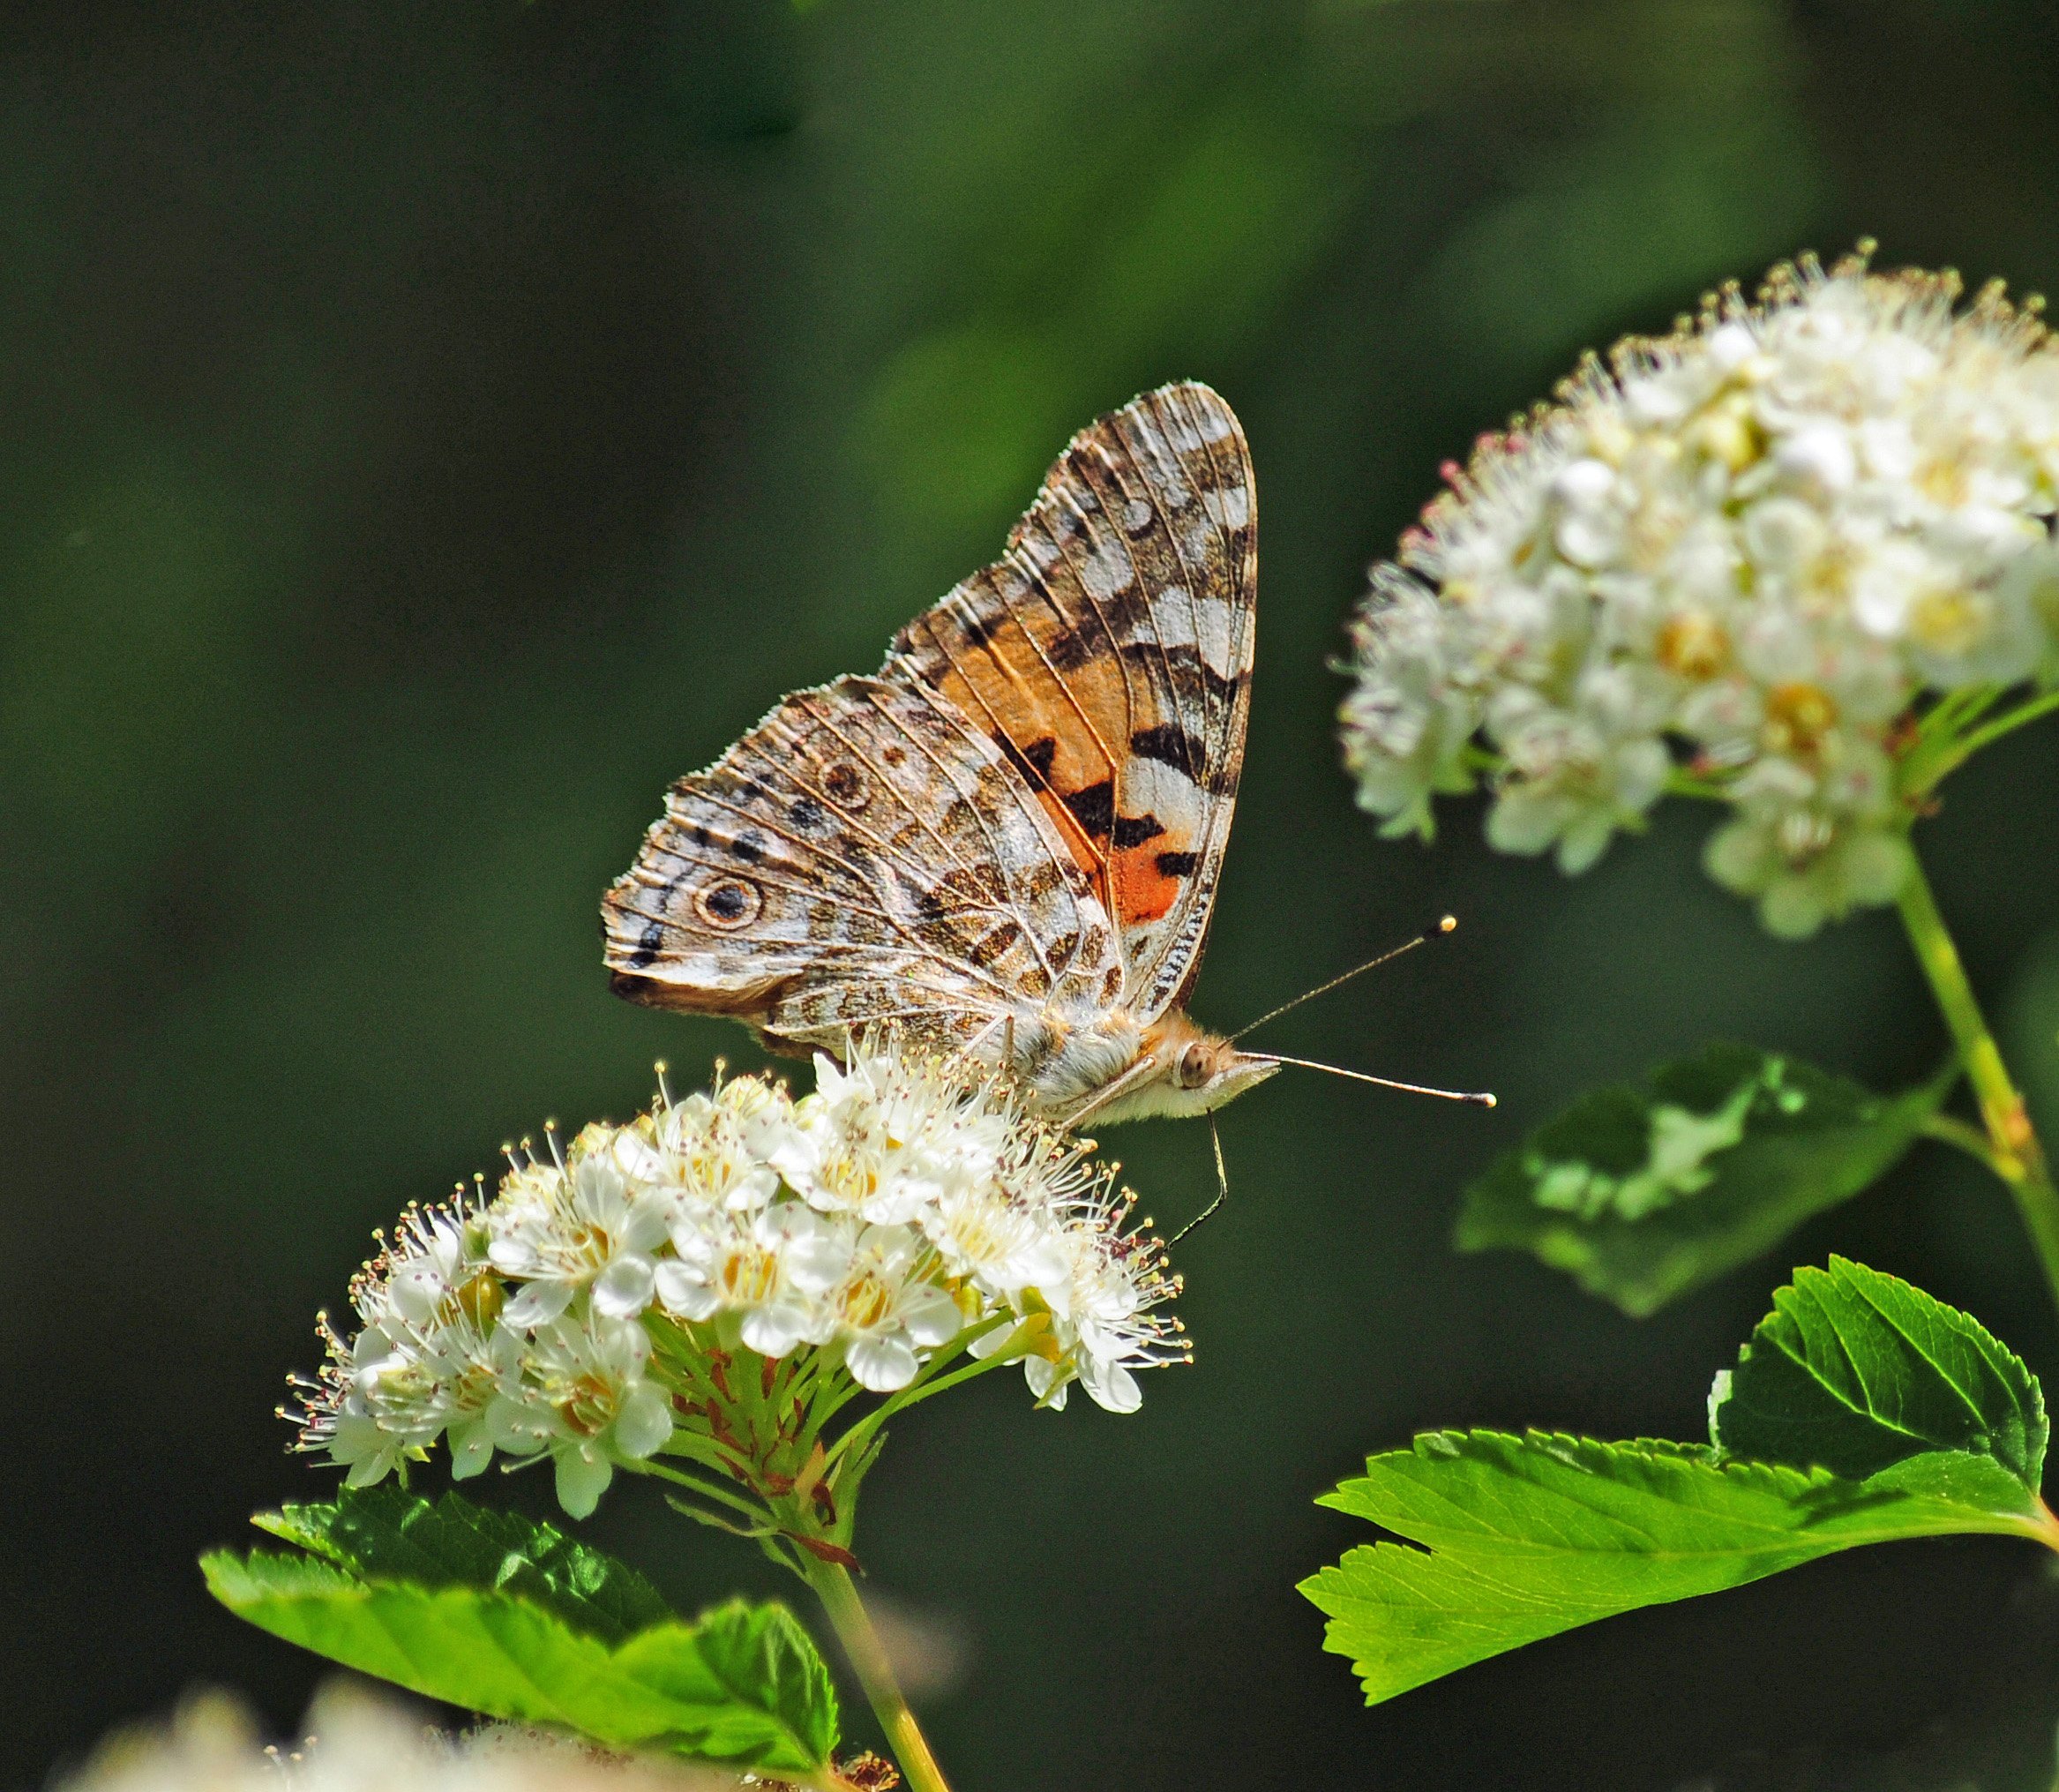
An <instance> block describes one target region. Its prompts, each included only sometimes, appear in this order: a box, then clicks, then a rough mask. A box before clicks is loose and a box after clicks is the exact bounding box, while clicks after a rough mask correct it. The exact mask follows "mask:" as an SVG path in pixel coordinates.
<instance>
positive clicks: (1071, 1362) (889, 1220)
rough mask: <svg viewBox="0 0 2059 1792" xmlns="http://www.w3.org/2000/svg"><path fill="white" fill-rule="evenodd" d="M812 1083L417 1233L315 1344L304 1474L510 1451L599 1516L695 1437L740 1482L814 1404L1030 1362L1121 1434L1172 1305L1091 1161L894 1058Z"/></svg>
mask: <svg viewBox="0 0 2059 1792" xmlns="http://www.w3.org/2000/svg"><path fill="white" fill-rule="evenodd" d="M821 1083H822V1086H821V1088H820V1090H819V1091H817V1092H816V1093H815V1094H814V1095H811V1096H809V1097H808V1098H806V1099H805V1100H804V1101H801V1102H799V1103H794V1102H790V1100H789V1099H788V1098H787V1096H786V1094H785V1091H783V1090H782V1088H780V1087H779V1086H778V1085H777V1084H775V1083H770V1082H768V1081H767V1080H765V1079H762V1078H757V1077H742V1078H738V1079H737V1080H736V1081H734V1082H731V1083H727V1084H723V1085H720V1086H718V1087H717V1088H716V1089H715V1090H714V1091H710V1092H709V1093H708V1094H707V1095H703V1096H690V1097H689V1098H687V1099H686V1100H685V1101H681V1102H677V1103H675V1102H673V1101H672V1100H671V1099H670V1097H669V1095H666V1094H665V1093H664V1092H663V1090H662V1089H661V1095H660V1102H659V1105H658V1106H657V1108H656V1109H655V1111H654V1112H653V1113H649V1114H645V1115H641V1116H639V1117H638V1118H637V1119H636V1120H635V1121H632V1122H631V1123H630V1124H629V1125H627V1126H625V1127H612V1126H598V1125H596V1126H590V1127H588V1128H586V1129H585V1131H583V1132H582V1133H581V1134H580V1136H579V1137H578V1138H577V1139H576V1140H575V1141H574V1142H573V1146H572V1149H571V1151H569V1152H568V1153H566V1154H565V1158H563V1159H562V1160H561V1159H560V1158H559V1156H558V1153H557V1151H556V1150H555V1149H553V1150H552V1151H550V1154H549V1155H548V1156H547V1157H545V1158H535V1157H534V1156H532V1155H529V1154H528V1153H527V1152H526V1151H523V1152H517V1153H513V1154H511V1156H512V1158H513V1161H512V1162H511V1166H510V1168H509V1171H508V1173H507V1174H506V1175H505V1177H504V1178H503V1179H502V1181H501V1184H500V1188H499V1190H498V1193H497V1195H496V1196H495V1198H494V1199H493V1201H492V1202H491V1203H490V1204H489V1205H484V1206H482V1205H481V1204H480V1203H478V1202H477V1201H476V1200H472V1199H468V1197H467V1196H466V1195H465V1194H464V1193H462V1192H460V1196H459V1198H458V1199H457V1201H455V1202H454V1203H451V1204H450V1205H448V1206H446V1207H439V1208H426V1209H411V1210H409V1211H408V1213H407V1214H406V1215H405V1216H404V1217H403V1218H402V1220H401V1225H400V1226H399V1227H398V1228H397V1230H396V1233H395V1236H394V1239H393V1242H392V1243H391V1244H390V1245H387V1246H386V1247H385V1248H382V1249H381V1251H380V1252H379V1254H378V1256H376V1257H375V1258H374V1259H373V1260H372V1261H371V1263H368V1264H366V1266H365V1267H364V1269H363V1271H362V1272H361V1273H360V1274H359V1275H358V1276H357V1278H356V1279H355V1280H354V1281H353V1283H352V1285H351V1301H352V1305H353V1307H354V1308H355V1310H356V1317H357V1321H358V1329H357V1331H356V1332H355V1333H354V1334H353V1335H352V1336H350V1337H349V1338H344V1337H343V1336H341V1335H340V1334H338V1333H337V1332H335V1331H332V1330H331V1329H330V1328H329V1327H328V1325H327V1323H326V1321H325V1322H323V1325H322V1335H323V1337H324V1339H325V1341H326V1346H327V1358H328V1360H327V1361H326V1363H325V1364H324V1366H323V1367H322V1368H321V1370H320V1372H319V1374H318V1376H316V1377H315V1378H314V1379H312V1380H311V1381H300V1382H298V1383H296V1386H297V1388H298V1391H299V1398H298V1403H297V1405H296V1406H295V1407H294V1408H293V1409H292V1410H291V1411H290V1413H288V1416H289V1417H290V1418H292V1419H293V1421H295V1422H296V1425H297V1426H298V1427H299V1436H298V1439H297V1441H296V1447H297V1448H299V1449H302V1450H305V1451H311V1452H315V1453H317V1454H319V1455H322V1456H326V1458H328V1459H329V1460H331V1461H332V1462H334V1463H336V1464H337V1465H339V1466H341V1467H343V1468H344V1469H345V1470H346V1471H347V1472H348V1479H349V1481H350V1482H351V1484H352V1485H354V1486H363V1485H366V1484H369V1483H370V1482H372V1481H378V1480H379V1479H381V1478H382V1477H384V1476H386V1475H387V1474H390V1473H393V1472H394V1471H395V1470H396V1469H398V1468H401V1466H403V1465H404V1464H406V1463H407V1462H408V1461H409V1460H411V1459H421V1458H423V1457H424V1456H425V1455H426V1454H427V1452H428V1451H429V1449H430V1448H431V1445H433V1444H434V1443H436V1442H437V1441H438V1439H439V1438H440V1439H443V1440H445V1441H446V1442H447V1443H448V1444H449V1446H450V1451H451V1457H452V1464H453V1471H454V1473H456V1474H457V1475H458V1476H460V1478H462V1477H464V1476H468V1475H472V1474H476V1473H479V1472H480V1471H481V1470H482V1469H483V1468H484V1467H485V1466H487V1464H488V1463H489V1462H490V1460H491V1458H492V1456H493V1453H494V1451H496V1450H498V1451H502V1452H503V1453H505V1455H507V1456H509V1457H512V1458H515V1459H516V1460H517V1461H533V1460H539V1459H541V1458H545V1457H548V1458H550V1461H551V1462H552V1464H553V1465H554V1466H555V1469H556V1473H557V1480H558V1498H559V1500H560V1502H561V1503H562V1504H563V1505H564V1506H565V1510H566V1511H569V1512H571V1513H572V1514H573V1516H575V1517H584V1516H585V1515H586V1514H587V1513H588V1512H590V1511H593V1509H594V1507H595V1503H597V1502H598V1501H599V1499H600V1497H601V1495H602V1494H603V1492H604V1491H605V1490H606V1488H607V1487H608V1485H609V1483H610V1479H611V1478H612V1476H613V1473H614V1472H615V1470H616V1469H617V1468H618V1467H620V1466H623V1465H625V1464H632V1465H633V1464H636V1463H640V1462H641V1461H642V1460H643V1459H644V1458H648V1456H650V1455H652V1454H653V1453H654V1452H655V1451H658V1450H660V1449H662V1448H663V1447H664V1446H665V1445H666V1443H668V1442H669V1441H670V1439H671V1438H672V1436H673V1434H674V1431H675V1430H676V1429H677V1428H678V1427H680V1426H686V1427H688V1428H691V1429H692V1430H693V1433H694V1435H695V1436H697V1437H698V1438H699V1439H700V1444H702V1445H705V1446H708V1447H710V1448H713V1449H715V1450H716V1451H720V1452H722V1453H723V1454H724V1455H725V1456H727V1457H728V1458H730V1460H731V1461H732V1462H734V1460H735V1453H736V1452H737V1451H739V1450H742V1449H745V1448H746V1447H747V1445H748V1443H758V1444H761V1445H763V1446H764V1447H766V1448H768V1449H771V1448H775V1446H776V1447H781V1448H783V1447H784V1445H785V1444H790V1443H793V1442H795V1440H796V1436H799V1435H802V1434H801V1433H799V1432H795V1433H793V1434H792V1435H787V1431H786V1429H785V1428H790V1427H801V1426H805V1425H806V1424H810V1423H813V1424H816V1425H819V1424H820V1422H822V1420H821V1419H818V1420H815V1421H809V1420H807V1418H806V1416H805V1413H806V1410H807V1408H808V1403H809V1402H810V1401H812V1400H813V1399H816V1398H821V1399H823V1400H825V1401H827V1403H828V1405H827V1407H826V1409H825V1410H824V1412H823V1414H822V1418H823V1419H826V1418H827V1416H828V1414H830V1413H834V1412H835V1411H836V1410H837V1409H838V1408H839V1407H841V1406H842V1404H843V1403H844V1402H845V1401H847V1400H848V1399H849V1398H850V1395H851V1394H852V1392H853V1391H855V1390H854V1387H853V1384H854V1383H855V1384H856V1388H859V1389H864V1390H866V1391H871V1392H874V1393H892V1392H895V1391H898V1390H900V1389H902V1388H905V1387H907V1386H908V1385H909V1384H910V1383H911V1382H912V1381H913V1380H914V1379H915V1377H916V1376H917V1375H918V1374H919V1373H920V1372H921V1370H922V1368H923V1366H924V1364H925V1362H927V1361H933V1360H934V1359H935V1357H936V1354H937V1353H939V1352H940V1351H945V1350H947V1349H950V1348H954V1347H957V1346H962V1347H963V1348H965V1349H967V1350H969V1351H970V1353H972V1355H973V1356H974V1357H975V1359H992V1358H993V1357H995V1356H996V1355H997V1354H999V1353H1002V1352H1004V1351H1006V1352H1007V1353H1009V1354H1010V1355H1011V1356H1013V1355H1014V1354H1018V1353H1022V1352H1024V1351H1029V1352H1031V1353H1032V1354H1030V1355H1028V1356H1026V1357H1025V1359H1024V1361H1025V1364H1026V1370H1027V1373H1028V1375H1029V1376H1030V1384H1031V1387H1032V1389H1033V1390H1034V1391H1036V1392H1037V1395H1038V1397H1039V1398H1041V1399H1044V1401H1045V1403H1046V1404H1050V1405H1053V1406H1055V1405H1060V1404H1062V1402H1063V1398H1064V1393H1065V1390H1066V1387H1067V1385H1068V1384H1069V1383H1070V1382H1071V1381H1073V1380H1074V1379H1077V1380H1079V1381H1081V1382H1082V1383H1084V1384H1085V1385H1086V1386H1087V1388H1088V1391H1089V1392H1090V1393H1091V1394H1092V1395H1093V1396H1094V1398H1097V1400H1099V1401H1101V1403H1102V1404H1103V1405H1104V1406H1109V1407H1110V1408H1112V1410H1119V1411H1128V1410H1130V1409H1131V1408H1132V1407H1134V1405H1135V1400H1136V1394H1137V1389H1136V1383H1135V1380H1134V1371H1135V1370H1136V1369H1138V1368H1146V1367H1149V1366H1151V1365H1153V1364H1155V1363H1159V1362H1170V1361H1179V1360H1182V1359H1183V1358H1184V1355H1185V1347H1184V1346H1182V1345H1180V1344H1179V1343H1178V1342H1177V1337H1178V1327H1177V1324H1176V1323H1174V1322H1172V1321H1171V1320H1169V1319H1168V1318H1167V1317H1166V1316H1164V1314H1163V1313H1162V1312H1160V1311H1159V1310H1157V1309H1159V1308H1161V1307H1162V1306H1163V1303H1164V1301H1165V1300H1166V1299H1167V1298H1169V1296H1170V1295H1171V1293H1172V1292H1173V1285H1172V1282H1171V1281H1170V1279H1169V1278H1166V1277H1165V1276H1164V1273H1163V1271H1162V1270H1161V1268H1160V1267H1159V1263H1158V1256H1157V1247H1156V1246H1155V1245H1152V1244H1149V1243H1148V1242H1146V1241H1142V1240H1140V1239H1138V1238H1136V1237H1134V1236H1128V1235H1126V1234H1124V1233H1122V1231H1121V1226H1122V1222H1123V1220H1124V1218H1125V1216H1126V1215H1127V1212H1128V1211H1129V1208H1128V1205H1127V1201H1118V1200H1115V1199H1112V1197H1111V1195H1110V1192H1109V1186H1108V1179H1107V1176H1106V1174H1105V1173H1103V1172H1101V1171H1099V1170H1097V1169H1096V1168H1095V1167H1094V1165H1093V1162H1092V1150H1093V1148H1092V1146H1091V1145H1090V1144H1088V1143H1083V1142H1081V1141H1079V1140H1075V1139H1073V1138H1070V1137H1068V1136H1066V1135H1063V1134H1060V1133H1058V1132H1055V1131H1053V1130H1052V1129H1051V1128H1049V1127H1048V1126H1046V1125H1044V1123H1043V1122H1041V1121H1037V1119H1035V1118H1034V1117H1033V1116H1031V1115H1030V1114H1028V1113H1024V1112H1023V1111H1022V1109H1021V1108H1019V1107H1017V1106H1015V1105H1014V1103H1013V1102H1012V1101H1011V1100H1010V1098H1008V1096H1007V1094H1006V1092H1005V1091H1003V1090H1002V1089H1001V1088H1000V1086H999V1085H998V1084H997V1083H995V1082H994V1081H993V1080H992V1079H991V1077H988V1076H985V1074H984V1073H981V1072H979V1071H977V1069H968V1068H966V1067H963V1066H953V1065H952V1064H950V1063H948V1062H946V1061H942V1060H940V1059H937V1058H935V1057H933V1056H930V1055H919V1056H918V1055H915V1054H912V1053H908V1052H904V1051H903V1050H902V1047H901V1046H900V1044H899V1042H898V1041H897V1040H896V1039H895V1038H894V1037H893V1036H892V1035H891V1034H883V1035H880V1036H877V1037H873V1038H866V1039H863V1040H860V1041H857V1042H855V1043H854V1046H853V1048H852V1053H851V1059H850V1064H849V1065H848V1066H847V1067H845V1068H838V1067H836V1066H835V1065H831V1064H827V1063H824V1064H823V1065H822V1066H821ZM882 1216H885V1217H882ZM811 1350H813V1351H820V1352H821V1353H822V1354H821V1356H820V1358H819V1359H817V1360H815V1361H807V1360H806V1358H805V1353H807V1352H809V1351H811ZM739 1353H743V1354H744V1355H745V1361H743V1362H742V1363H739V1362H737V1356H738V1354H739ZM752 1357H754V1358H755V1359H757V1360H756V1361H752V1360H751V1359H752ZM788 1361H797V1363H798V1364H799V1366H798V1367H797V1368H795V1369H792V1370H790V1371H785V1372H783V1373H785V1375H786V1379H785V1381H784V1382H783V1383H782V1371H781V1370H780V1369H779V1368H778V1365H780V1364H781V1363H782V1362H788ZM739 1376H740V1377H741V1379H738V1377H739ZM782 1385H783V1387H784V1388H785V1390H786V1392H785V1393H784V1394H783V1395H782V1397H781V1399H780V1401H778V1402H774V1403H773V1404H772V1406H770V1407H767V1406H760V1405H759V1404H758V1403H760V1402H764V1401H770V1400H771V1397H772V1395H773V1392H774V1391H775V1387H780V1386H782ZM738 1400H743V1401H745V1402H746V1403H748V1409H747V1410H746V1409H738V1408H737V1406H736V1405H735V1403H736V1402H737V1401H738ZM768 1420H769V1421H770V1423H771V1425H772V1427H773V1429H774V1431H775V1432H777V1433H780V1435H781V1437H782V1438H783V1442H781V1441H780V1440H779V1439H775V1442H774V1443H766V1437H765V1434H764V1427H765V1424H766V1422H767V1421H768ZM805 1435H808V1436H814V1435H815V1434H814V1433H813V1432H808V1433H806V1434H805ZM679 1447H680V1448H681V1449H682V1450H683V1451H688V1453H691V1450H692V1448H693V1447H696V1446H689V1445H687V1444H685V1443H681V1445H680V1446H679ZM779 1475H784V1476H785V1477H786V1479H787V1480H788V1481H791V1479H792V1475H791V1470H790V1468H786V1469H780V1470H777V1471H776V1472H775V1476H774V1478H775V1479H776V1478H777V1476H779Z"/></svg>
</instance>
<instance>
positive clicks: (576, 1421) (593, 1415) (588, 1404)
mask: <svg viewBox="0 0 2059 1792" xmlns="http://www.w3.org/2000/svg"><path fill="white" fill-rule="evenodd" d="M558 1417H559V1418H561V1419H562V1420H564V1421H565V1423H566V1424H567V1425H569V1426H570V1427H571V1428H573V1430H574V1431H576V1432H578V1433H579V1435H580V1436H581V1437H597V1436H600V1434H601V1433H602V1432H603V1431H605V1430H606V1429H607V1428H608V1427H609V1425H610V1423H611V1422H612V1421H613V1420H614V1417H615V1389H614V1387H613V1385H612V1384H611V1383H610V1382H608V1381H607V1380H606V1379H605V1378H604V1377H603V1376H598V1375H595V1374H592V1373H590V1372H589V1373H588V1374H586V1375H582V1376H578V1377H576V1378H575V1379H574V1380H573V1381H572V1382H571V1383H569V1384H568V1385H567V1386H566V1388H565V1398H563V1399H561V1400H559V1401H558Z"/></svg>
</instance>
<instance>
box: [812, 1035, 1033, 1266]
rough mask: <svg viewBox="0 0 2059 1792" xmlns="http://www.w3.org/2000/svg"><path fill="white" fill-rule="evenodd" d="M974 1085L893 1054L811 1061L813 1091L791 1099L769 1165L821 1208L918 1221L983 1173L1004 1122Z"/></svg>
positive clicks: (995, 1155)
mask: <svg viewBox="0 0 2059 1792" xmlns="http://www.w3.org/2000/svg"><path fill="white" fill-rule="evenodd" d="M1015 1124H1020V1122H1019V1121H1017V1120H1016V1119H1015V1116H1014V1115H1012V1114H1010V1113H1008V1111H1007V1109H1006V1108H1005V1107H1004V1106H1001V1105H1000V1104H999V1103H997V1102H995V1101H994V1100H992V1099H991V1098H989V1097H988V1096H987V1095H986V1093H985V1091H983V1090H978V1089H969V1088H967V1087H966V1086H964V1085H963V1084H962V1083H954V1082H953V1081H952V1080H951V1078H950V1077H949V1076H947V1074H946V1072H945V1070H944V1068H943V1066H942V1065H941V1064H940V1063H938V1062H935V1061H928V1060H925V1059H920V1058H917V1057H914V1056H911V1055H909V1054H904V1053H899V1052H894V1051H888V1052H881V1053H853V1054H852V1057H851V1061H850V1065H849V1067H848V1068H839V1067H838V1066H837V1065H835V1063H833V1062H832V1061H830V1060H829V1059H827V1058H826V1057H821V1056H818V1057H817V1058H816V1060H815V1092H814V1093H813V1094H812V1095H810V1096H808V1097H806V1098H804V1099H803V1100H801V1101H799V1102H798V1103H797V1104H796V1105H795V1109H794V1125H793V1127H792V1128H791V1130H790V1133H789V1134H788V1136H787V1137H786V1139H785V1141H784V1142H783V1143H782V1144H781V1145H780V1147H779V1148H778V1150H777V1151H775V1154H774V1157H773V1162H774V1163H775V1166H777V1167H778V1169H779V1171H780V1173H781V1174H782V1176H784V1177H785V1179H786V1181H787V1182H788V1183H789V1185H790V1186H791V1187H792V1188H794V1189H795V1190H796V1191H797V1193H798V1194H799V1195H800V1196H802V1198H803V1199H804V1200H805V1201H807V1202H808V1203H809V1204H810V1205H811V1206H812V1207H814V1208H816V1209H817V1210H819V1211H821V1212H825V1213H854V1214H856V1215H857V1217H858V1218H861V1219H865V1220H869V1221H871V1222H872V1223H873V1224H875V1225H884V1226H900V1225H906V1224H907V1223H908V1222H909V1221H910V1220H913V1219H915V1218H918V1217H919V1216H920V1215H921V1214H922V1213H923V1212H924V1211H925V1210H927V1209H928V1208H929V1207H931V1206H932V1205H933V1204H934V1203H935V1202H936V1200H937V1198H938V1197H939V1196H940V1194H941V1193H942V1192H943V1191H944V1190H945V1189H946V1188H949V1187H952V1186H954V1185H955V1184H957V1183H960V1182H962V1181H978V1180H980V1179H982V1178H988V1177H992V1175H993V1174H994V1173H995V1170H996V1168H997V1166H998V1165H999V1162H1000V1154H1001V1152H1002V1151H1003V1150H1004V1149H1005V1148H1006V1145H1007V1138H1008V1134H1009V1130H1010V1128H1011V1126H1012V1125H1015Z"/></svg>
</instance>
